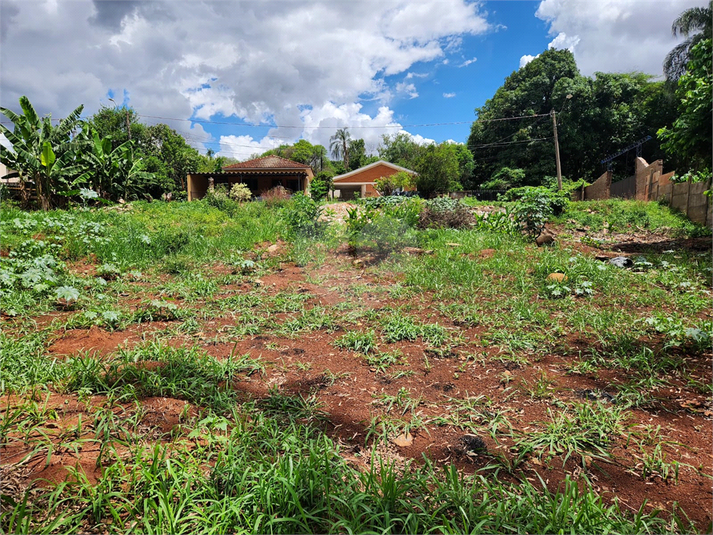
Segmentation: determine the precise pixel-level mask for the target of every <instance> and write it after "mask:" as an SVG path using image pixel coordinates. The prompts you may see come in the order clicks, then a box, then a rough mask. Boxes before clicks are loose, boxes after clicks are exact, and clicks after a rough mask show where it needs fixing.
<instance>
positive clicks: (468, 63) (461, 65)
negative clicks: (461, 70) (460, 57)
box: [458, 58, 478, 67]
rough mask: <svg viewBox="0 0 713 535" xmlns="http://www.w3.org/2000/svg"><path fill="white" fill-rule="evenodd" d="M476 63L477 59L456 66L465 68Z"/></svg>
mask: <svg viewBox="0 0 713 535" xmlns="http://www.w3.org/2000/svg"><path fill="white" fill-rule="evenodd" d="M476 61H478V58H471V59H467V60H465V61H464V62H463V63H461V64H460V65H458V67H467V66H468V65H470V64H472V63H475V62H476Z"/></svg>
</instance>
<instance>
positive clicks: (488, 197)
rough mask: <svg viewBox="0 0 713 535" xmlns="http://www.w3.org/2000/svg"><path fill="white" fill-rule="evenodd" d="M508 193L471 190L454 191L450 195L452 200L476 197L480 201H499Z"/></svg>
mask: <svg viewBox="0 0 713 535" xmlns="http://www.w3.org/2000/svg"><path fill="white" fill-rule="evenodd" d="M506 191H507V190H506V189H470V190H464V191H452V192H451V193H449V195H450V197H451V199H462V198H464V197H475V198H476V199H478V200H479V201H497V200H498V196H499V195H501V194H503V193H505V192H506Z"/></svg>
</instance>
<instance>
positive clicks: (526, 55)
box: [520, 54, 539, 69]
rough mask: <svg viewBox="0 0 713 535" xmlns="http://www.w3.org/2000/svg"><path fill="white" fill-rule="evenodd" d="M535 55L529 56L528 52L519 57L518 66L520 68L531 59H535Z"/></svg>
mask: <svg viewBox="0 0 713 535" xmlns="http://www.w3.org/2000/svg"><path fill="white" fill-rule="evenodd" d="M537 56H539V54H537ZM537 56H531V55H529V54H525V55H524V56H522V57H521V58H520V68H521V69H522V68H523V67H524V66H525V65H527V64H528V63H530V62H531V61H532V60H533V59H535V58H536V57H537Z"/></svg>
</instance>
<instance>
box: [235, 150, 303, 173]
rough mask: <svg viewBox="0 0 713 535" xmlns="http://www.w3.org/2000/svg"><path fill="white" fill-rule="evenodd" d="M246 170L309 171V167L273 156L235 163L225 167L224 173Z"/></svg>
mask: <svg viewBox="0 0 713 535" xmlns="http://www.w3.org/2000/svg"><path fill="white" fill-rule="evenodd" d="M246 169H309V165H305V164H303V163H299V162H293V161H292V160H288V159H286V158H280V157H279V156H275V155H274V154H271V155H269V156H263V157H262V158H255V159H254V160H248V161H247V162H240V163H234V164H231V165H226V166H225V167H223V171H241V170H246Z"/></svg>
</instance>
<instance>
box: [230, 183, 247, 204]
mask: <svg viewBox="0 0 713 535" xmlns="http://www.w3.org/2000/svg"><path fill="white" fill-rule="evenodd" d="M252 196H253V194H252V192H251V191H250V188H248V187H247V186H246V185H245V184H242V183H238V184H233V187H232V188H230V198H231V199H232V200H234V201H238V202H243V201H248V200H250V198H251V197H252Z"/></svg>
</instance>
